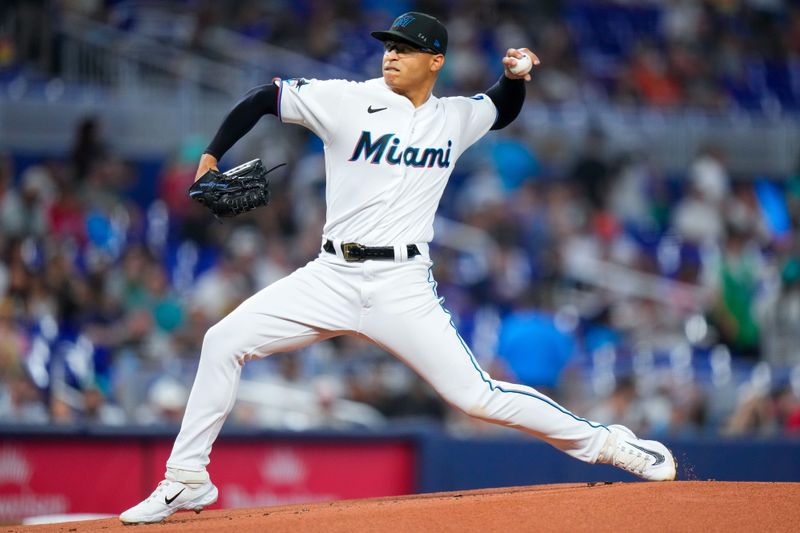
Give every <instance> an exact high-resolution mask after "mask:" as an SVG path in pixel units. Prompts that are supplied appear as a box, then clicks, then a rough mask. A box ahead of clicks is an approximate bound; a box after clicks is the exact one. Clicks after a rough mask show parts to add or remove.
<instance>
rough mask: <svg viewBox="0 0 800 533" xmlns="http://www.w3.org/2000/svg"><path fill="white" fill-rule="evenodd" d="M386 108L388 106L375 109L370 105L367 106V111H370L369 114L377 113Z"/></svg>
mask: <svg viewBox="0 0 800 533" xmlns="http://www.w3.org/2000/svg"><path fill="white" fill-rule="evenodd" d="M384 109H387V108H386V107H376V108H375V109H372V106H369V107H368V108H367V113H369V114H372V113H377V112H378V111H383V110H384Z"/></svg>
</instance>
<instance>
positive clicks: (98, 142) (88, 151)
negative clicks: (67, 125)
mask: <svg viewBox="0 0 800 533" xmlns="http://www.w3.org/2000/svg"><path fill="white" fill-rule="evenodd" d="M106 153H107V149H106V145H105V142H104V141H103V140H102V137H101V133H100V122H99V120H98V119H97V117H93V116H88V117H85V118H83V119H82V120H81V121H80V122H79V123H78V126H77V129H76V134H75V137H74V143H73V145H72V150H71V151H70V163H71V165H70V166H71V168H72V171H73V180H74V182H75V183H82V182H83V181H84V180H85V179H86V175H87V174H88V173H89V170H90V169H91V167H92V165H94V164H95V163H96V162H98V161H100V160H102V158H103V157H104V156H105V155H106Z"/></svg>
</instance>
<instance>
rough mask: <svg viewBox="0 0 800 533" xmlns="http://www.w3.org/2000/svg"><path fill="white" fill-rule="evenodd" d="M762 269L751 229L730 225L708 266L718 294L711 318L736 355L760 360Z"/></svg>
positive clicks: (711, 311)
mask: <svg viewBox="0 0 800 533" xmlns="http://www.w3.org/2000/svg"><path fill="white" fill-rule="evenodd" d="M763 266H764V261H763V257H762V255H761V252H760V251H759V249H758V247H757V246H756V244H755V243H754V241H753V238H752V228H747V227H739V226H734V225H730V226H729V227H728V231H727V238H726V239H725V242H724V244H723V248H722V251H721V254H720V256H719V258H718V260H715V261H711V265H709V275H710V276H711V279H710V283H711V284H712V287H713V289H714V291H715V292H714V294H715V297H714V301H713V304H712V307H711V310H710V316H711V320H712V322H713V323H714V324H715V325H716V326H717V327H718V328H719V333H720V337H721V339H722V342H723V343H725V344H726V345H727V346H728V347H729V348H730V349H731V351H732V352H733V354H734V355H738V356H742V357H750V358H757V357H758V356H759V354H760V327H759V322H758V318H757V316H756V304H757V301H758V291H759V289H760V283H761V277H762V276H763V272H764V269H763Z"/></svg>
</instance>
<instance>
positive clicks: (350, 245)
mask: <svg viewBox="0 0 800 533" xmlns="http://www.w3.org/2000/svg"><path fill="white" fill-rule="evenodd" d="M366 249H367V247H366V246H364V245H363V244H358V243H357V242H345V243H342V256H344V260H345V261H347V262H348V263H358V262H361V261H364V260H365V258H364V252H365V251H366Z"/></svg>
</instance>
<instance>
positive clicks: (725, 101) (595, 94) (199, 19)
mask: <svg viewBox="0 0 800 533" xmlns="http://www.w3.org/2000/svg"><path fill="white" fill-rule="evenodd" d="M413 9H417V10H421V11H425V12H429V13H432V14H434V15H436V16H439V17H440V18H442V20H445V21H447V23H448V29H449V33H450V46H449V50H450V51H451V54H450V58H451V60H450V61H448V64H447V66H446V68H445V71H444V76H443V79H442V80H441V84H440V90H445V92H449V91H450V90H452V91H467V92H476V91H478V90H482V89H485V88H486V87H487V83H488V82H489V81H491V80H493V79H494V78H495V77H496V76H497V75H498V74H499V73H500V70H501V69H500V68H499V66H498V65H499V63H498V61H497V59H498V58H499V57H501V56H502V55H504V53H505V50H506V49H507V48H508V47H519V46H528V47H530V48H531V49H532V50H535V51H536V53H537V54H538V55H539V57H540V58H541V60H542V64H541V67H540V68H538V69H537V71H538V75H537V76H536V77H535V78H534V80H533V82H532V83H531V93H532V95H534V97H536V98H537V99H539V100H542V101H545V102H569V101H578V100H580V101H584V102H606V101H610V102H615V103H620V104H633V105H652V106H666V107H676V108H677V107H699V108H707V109H714V110H724V109H728V108H729V107H731V106H733V107H737V108H741V109H749V110H762V111H766V112H775V111H780V110H781V109H795V110H796V109H798V106H800V59H798V57H800V5H798V2H797V0H642V1H628V0H616V1H612V0H541V1H536V2H533V1H527V0H490V1H486V0H470V1H462V2H454V1H448V0H419V1H413V0H347V1H341V2H324V1H317V0H302V1H296V0H237V1H232V2H214V1H211V0H161V1H153V0H148V1H142V0H138V1H137V0H88V1H87V0H81V1H71V0H59V1H56V0H52V1H37V2H30V1H22V0H11V1H6V2H3V7H0V14H2V15H3V17H2V18H3V19H4V23H3V24H2V25H1V26H0V72H2V71H3V70H4V69H6V70H8V69H13V67H14V66H15V65H16V66H20V65H24V64H37V65H38V66H39V67H40V68H41V69H44V70H46V71H50V72H53V73H57V72H58V70H59V68H60V58H59V52H58V35H59V21H60V20H61V18H62V17H63V16H64V15H66V14H71V13H77V14H80V15H82V16H85V17H89V18H92V19H95V20H98V21H101V22H103V23H106V24H109V25H111V26H114V27H116V28H118V29H122V30H124V31H128V32H137V33H139V34H142V35H146V36H147V37H148V38H150V39H152V40H153V42H162V43H169V44H171V45H175V46H178V47H182V48H185V49H188V50H192V51H195V52H198V53H199V54H202V55H206V56H209V57H214V56H215V55H216V51H215V45H210V44H209V42H210V37H211V36H212V35H213V30H214V29H216V28H225V29H229V30H232V31H234V32H236V33H238V34H240V35H243V36H245V37H247V38H250V39H254V40H258V41H263V42H266V43H270V44H273V45H277V46H280V47H283V48H287V49H291V50H297V51H301V52H302V53H303V54H307V55H310V56H312V57H315V58H317V59H319V60H321V61H324V62H327V63H331V64H335V65H338V66H341V67H343V68H345V69H347V70H348V71H350V72H359V73H363V75H364V76H366V77H372V76H374V72H375V70H374V64H376V62H377V56H376V54H380V53H381V52H380V48H379V47H376V46H374V42H373V41H372V40H371V37H369V31H371V30H375V29H380V28H384V27H387V26H388V25H389V23H390V22H391V20H392V19H393V18H394V17H395V16H397V15H398V14H400V13H403V12H405V11H410V10H413Z"/></svg>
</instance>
